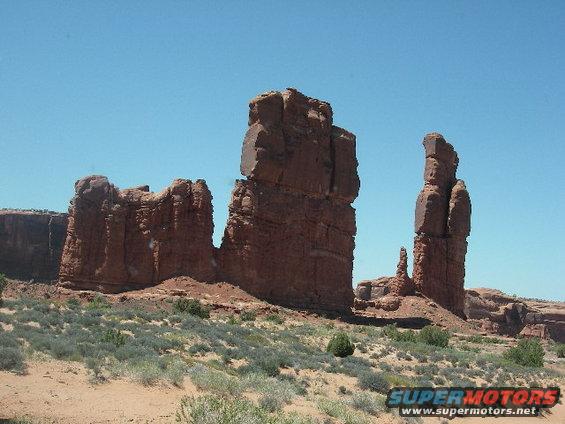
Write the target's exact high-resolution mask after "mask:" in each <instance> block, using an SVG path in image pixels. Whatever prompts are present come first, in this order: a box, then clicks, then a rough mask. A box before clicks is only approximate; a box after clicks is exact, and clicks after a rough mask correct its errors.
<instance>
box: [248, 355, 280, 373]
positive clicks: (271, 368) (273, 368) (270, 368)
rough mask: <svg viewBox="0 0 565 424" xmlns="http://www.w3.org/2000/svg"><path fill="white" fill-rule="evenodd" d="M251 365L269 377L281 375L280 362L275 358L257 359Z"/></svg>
mask: <svg viewBox="0 0 565 424" xmlns="http://www.w3.org/2000/svg"><path fill="white" fill-rule="evenodd" d="M253 365H256V366H257V367H258V368H259V369H261V371H262V372H264V373H265V374H267V375H268V376H269V377H276V376H277V375H279V374H280V373H281V371H280V369H279V367H280V365H281V364H280V361H278V360H277V358H275V357H272V356H271V357H266V358H259V359H257V360H256V361H253Z"/></svg>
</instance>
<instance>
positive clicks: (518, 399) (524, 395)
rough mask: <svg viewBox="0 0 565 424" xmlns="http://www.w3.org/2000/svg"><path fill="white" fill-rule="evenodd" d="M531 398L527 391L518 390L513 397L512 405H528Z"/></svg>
mask: <svg viewBox="0 0 565 424" xmlns="http://www.w3.org/2000/svg"><path fill="white" fill-rule="evenodd" d="M529 397H530V395H529V394H528V391H527V390H518V391H517V392H516V393H514V396H513V397H512V403H513V404H514V405H522V404H524V403H526V401H527V400H528V398H529Z"/></svg>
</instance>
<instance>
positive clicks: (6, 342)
mask: <svg viewBox="0 0 565 424" xmlns="http://www.w3.org/2000/svg"><path fill="white" fill-rule="evenodd" d="M1 328H2V327H1V326H0V329H1ZM0 346H2V347H14V348H19V347H20V342H19V341H18V339H16V338H15V337H14V335H13V334H11V333H0Z"/></svg>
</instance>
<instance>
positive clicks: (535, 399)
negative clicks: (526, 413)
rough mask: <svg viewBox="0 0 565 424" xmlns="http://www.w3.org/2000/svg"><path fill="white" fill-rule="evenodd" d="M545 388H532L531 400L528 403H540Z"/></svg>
mask: <svg viewBox="0 0 565 424" xmlns="http://www.w3.org/2000/svg"><path fill="white" fill-rule="evenodd" d="M543 395H544V393H543V390H531V392H530V400H529V401H528V405H540V406H541V400H542V399H543Z"/></svg>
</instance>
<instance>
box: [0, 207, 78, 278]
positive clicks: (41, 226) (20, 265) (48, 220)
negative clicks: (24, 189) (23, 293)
mask: <svg viewBox="0 0 565 424" xmlns="http://www.w3.org/2000/svg"><path fill="white" fill-rule="evenodd" d="M66 229H67V214H64V213H57V212H44V211H24V210H10V209H3V210H0V272H1V273H3V274H5V275H6V276H7V277H10V278H14V279H18V280H30V279H33V280H36V281H54V280H56V279H57V276H58V274H59V262H60V260H61V252H62V251H63V243H64V241H65V234H66Z"/></svg>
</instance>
